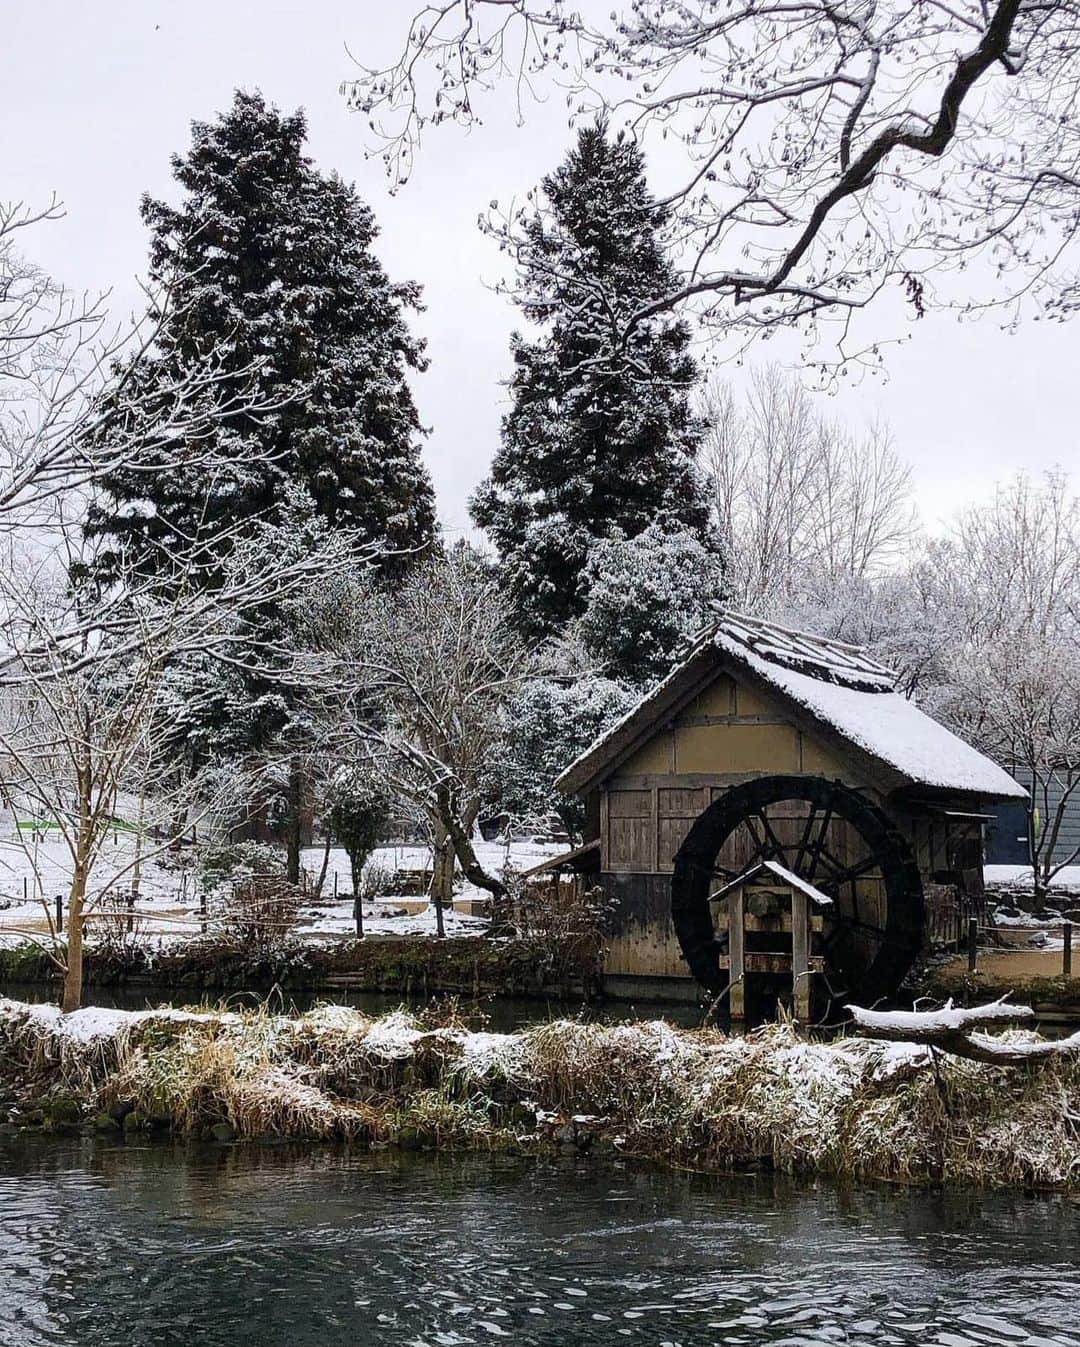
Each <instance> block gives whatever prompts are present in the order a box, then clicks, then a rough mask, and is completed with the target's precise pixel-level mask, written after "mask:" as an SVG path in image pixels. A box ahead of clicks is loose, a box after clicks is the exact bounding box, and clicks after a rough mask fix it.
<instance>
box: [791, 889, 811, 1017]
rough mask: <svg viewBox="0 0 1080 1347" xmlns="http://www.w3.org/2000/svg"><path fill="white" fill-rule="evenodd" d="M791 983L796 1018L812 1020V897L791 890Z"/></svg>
mask: <svg viewBox="0 0 1080 1347" xmlns="http://www.w3.org/2000/svg"><path fill="white" fill-rule="evenodd" d="M791 985H792V989H793V991H794V1004H795V1018H796V1020H798V1022H799V1023H800V1024H808V1023H809V1022H810V899H809V898H808V897H807V896H806V894H805V893H799V892H798V891H797V890H795V889H792V890H791Z"/></svg>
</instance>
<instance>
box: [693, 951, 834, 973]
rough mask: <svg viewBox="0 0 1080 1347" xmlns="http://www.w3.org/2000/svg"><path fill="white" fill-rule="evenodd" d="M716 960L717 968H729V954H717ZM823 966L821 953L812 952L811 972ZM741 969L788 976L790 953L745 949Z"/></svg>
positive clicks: (818, 971) (817, 971) (818, 970)
mask: <svg viewBox="0 0 1080 1347" xmlns="http://www.w3.org/2000/svg"><path fill="white" fill-rule="evenodd" d="M716 962H717V966H718V967H719V968H723V969H729V968H730V964H731V959H730V955H727V954H720V955H718V956H717V960H716ZM824 967H825V960H824V958H822V957H821V955H818V954H812V955H811V956H810V971H811V973H820V972H821V971H822V969H823V968H824ZM743 970H744V972H745V973H779V974H782V975H785V976H790V974H791V955H790V954H769V953H768V952H767V951H765V950H755V949H751V950H747V951H746V952H745V953H744V955H743Z"/></svg>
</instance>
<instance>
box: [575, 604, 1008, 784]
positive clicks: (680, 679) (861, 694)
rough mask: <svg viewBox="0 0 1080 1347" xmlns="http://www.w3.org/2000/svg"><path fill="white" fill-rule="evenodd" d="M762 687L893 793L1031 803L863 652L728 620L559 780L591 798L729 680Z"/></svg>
mask: <svg viewBox="0 0 1080 1347" xmlns="http://www.w3.org/2000/svg"><path fill="white" fill-rule="evenodd" d="M725 672H727V673H730V674H731V675H732V676H734V677H735V678H736V679H737V680H740V681H743V682H745V683H748V684H749V685H750V686H753V687H757V688H758V689H759V690H760V691H762V692H763V693H765V695H767V696H769V697H771V698H772V699H774V700H775V701H776V702H778V703H779V704H780V705H782V706H783V707H784V708H785V709H786V710H787V711H788V712H789V713H790V714H791V717H792V719H793V720H794V721H795V722H796V723H799V724H801V725H804V726H805V727H806V728H808V729H809V730H810V731H811V733H817V734H818V735H819V736H820V737H821V738H822V739H823V740H824V741H825V742H827V743H830V744H832V745H834V746H838V747H839V748H841V749H842V750H843V749H845V748H846V749H847V750H849V751H851V752H853V753H855V754H856V755H858V756H859V757H860V758H862V759H864V760H867V761H868V762H869V763H870V764H871V766H872V768H876V769H877V772H878V774H879V775H881V776H883V777H884V778H885V779H886V781H887V782H888V784H889V786H890V787H891V788H902V787H913V786H914V787H925V788H927V789H928V790H931V791H934V792H943V793H961V794H963V795H966V796H973V797H977V798H979V799H988V800H1006V799H1024V798H1026V795H1027V792H1026V791H1025V790H1024V789H1023V787H1022V786H1020V785H1019V784H1018V783H1017V782H1016V781H1014V780H1013V778H1012V777H1011V776H1010V775H1009V774H1008V772H1006V771H1005V770H1004V769H1003V768H1001V767H999V766H998V765H997V763H995V762H992V761H991V759H990V758H988V757H986V755H985V754H983V753H980V752H979V751H978V750H977V749H975V748H972V746H971V745H970V744H968V743H965V741H964V740H963V739H961V738H959V736H958V735H955V734H953V733H952V731H951V730H947V729H946V728H945V726H944V725H942V724H940V723H939V722H938V721H936V720H934V719H933V717H932V716H929V715H927V714H926V712H925V711H922V710H921V709H920V708H919V707H918V706H916V704H915V703H914V702H913V701H911V700H910V699H909V698H907V697H905V696H903V695H902V694H900V693H899V692H897V691H896V690H895V688H896V674H895V673H894V672H893V671H892V670H891V669H889V668H887V667H886V666H885V665H883V664H881V663H879V662H878V661H877V660H875V659H873V658H872V657H871V656H870V655H868V654H867V653H866V652H865V651H864V650H862V649H860V648H859V647H857V646H852V645H847V644H845V643H843V642H841V641H831V640H827V639H826V638H824V637H820V636H814V635H811V634H809V633H807V632H796V631H791V630H789V629H788V628H785V627H780V626H777V625H776V624H775V623H771V622H763V621H761V620H759V619H756V618H748V617H744V616H742V615H740V614H734V613H725V614H723V615H722V616H721V617H720V618H719V619H718V621H717V622H715V623H714V624H713V625H711V626H710V627H708V628H706V629H705V630H704V631H702V632H701V633H699V634H698V635H697V636H696V637H695V638H694V640H693V641H692V642H691V643H690V646H689V649H688V651H687V653H686V655H685V657H684V658H683V660H682V661H681V662H680V663H679V664H678V665H677V666H676V667H675V669H673V670H672V672H671V673H670V674H669V675H668V677H667V678H665V679H664V680H663V681H662V682H661V683H658V684H657V686H656V687H654V688H653V689H652V690H651V691H650V692H648V693H646V695H645V696H644V697H643V698H642V699H641V701H639V702H638V704H637V705H636V706H635V707H633V708H632V710H631V711H630V712H629V713H628V714H627V715H625V716H624V717H623V718H622V719H621V720H620V721H618V722H617V723H616V724H615V725H613V726H612V727H611V729H609V730H608V731H607V732H606V733H605V734H603V735H602V736H601V737H600V738H599V739H597V740H596V742H595V743H593V744H592V745H590V747H589V748H588V749H586V751H585V752H584V753H583V754H582V755H581V756H580V757H579V758H578V759H577V760H576V761H575V762H574V763H572V764H571V765H570V766H569V767H568V768H567V769H566V771H564V772H563V773H562V775H561V776H560V777H559V778H558V780H557V782H556V785H557V786H558V787H559V789H560V790H562V791H563V792H564V793H566V794H568V795H569V794H575V793H578V792H580V791H582V790H585V789H588V788H589V787H590V786H591V785H592V784H593V783H594V782H595V781H597V780H598V779H600V778H602V777H603V776H605V775H609V774H610V773H611V772H612V771H614V770H615V768H616V767H617V766H618V764H619V763H620V762H622V761H624V760H625V759H626V758H627V757H628V756H629V755H630V754H631V753H633V752H634V751H635V750H636V749H638V748H640V747H641V746H642V745H643V744H645V743H647V742H648V741H649V739H651V738H652V737H653V735H654V734H655V733H656V732H657V731H658V730H659V729H661V728H662V727H663V726H665V725H667V724H668V723H669V722H670V721H671V720H672V719H673V718H674V717H675V716H676V715H677V714H678V713H679V711H680V710H681V709H682V707H683V706H685V705H686V704H687V703H688V702H689V701H691V700H692V699H693V697H695V696H696V695H697V694H698V693H699V692H701V691H702V690H704V689H705V688H706V687H708V686H709V685H710V684H711V683H713V682H714V681H715V679H716V678H717V677H718V676H719V675H720V674H721V673H725Z"/></svg>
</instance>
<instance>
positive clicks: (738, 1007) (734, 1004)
mask: <svg viewBox="0 0 1080 1347" xmlns="http://www.w3.org/2000/svg"><path fill="white" fill-rule="evenodd" d="M744 916H745V910H744V900H743V891H742V888H741V887H740V888H737V889H736V890H735V891H734V892H733V893H732V895H731V897H730V898H729V899H728V903H727V919H728V974H729V981H730V985H731V991H730V992H729V994H728V1011H729V1013H730V1015H731V1018H732V1020H745V1019H746V963H745V951H746V940H745V934H744V929H743V918H744Z"/></svg>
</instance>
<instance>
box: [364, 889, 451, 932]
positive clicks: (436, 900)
mask: <svg viewBox="0 0 1080 1347" xmlns="http://www.w3.org/2000/svg"><path fill="white" fill-rule="evenodd" d="M436 901H438V900H437V899H436ZM362 902H363V899H362V898H361V897H360V895H359V894H358V893H357V894H354V895H353V905H352V911H353V921H355V922H356V934H357V935H358V936H362V935H363V934H364V909H363V908H362V907H361V906H360V904H361V903H362Z"/></svg>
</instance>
